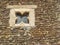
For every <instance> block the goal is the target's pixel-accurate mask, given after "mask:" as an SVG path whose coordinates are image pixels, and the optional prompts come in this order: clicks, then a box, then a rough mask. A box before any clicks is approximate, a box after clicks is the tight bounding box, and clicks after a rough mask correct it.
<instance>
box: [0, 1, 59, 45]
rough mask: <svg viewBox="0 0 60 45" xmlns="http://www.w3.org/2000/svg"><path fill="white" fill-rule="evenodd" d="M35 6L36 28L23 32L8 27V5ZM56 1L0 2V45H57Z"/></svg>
mask: <svg viewBox="0 0 60 45" xmlns="http://www.w3.org/2000/svg"><path fill="white" fill-rule="evenodd" d="M19 3H21V5H37V6H38V7H37V9H36V10H35V18H36V19H35V20H36V22H35V24H36V27H35V28H33V29H31V30H30V31H29V32H28V33H27V35H24V33H25V30H21V29H20V28H14V29H13V28H11V27H9V19H10V17H9V11H10V9H7V8H6V6H7V4H9V5H18V4H19ZM58 5H59V3H58V0H0V45H59V44H60V28H59V27H58V25H59V24H60V22H59V21H58V20H57V19H58V13H59V11H58V10H57V9H58Z"/></svg>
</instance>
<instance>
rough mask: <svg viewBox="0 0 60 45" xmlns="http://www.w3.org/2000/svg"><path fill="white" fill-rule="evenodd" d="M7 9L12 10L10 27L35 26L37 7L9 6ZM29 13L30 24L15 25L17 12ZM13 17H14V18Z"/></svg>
mask: <svg viewBox="0 0 60 45" xmlns="http://www.w3.org/2000/svg"><path fill="white" fill-rule="evenodd" d="M7 8H10V14H9V16H10V19H9V24H10V26H13V27H14V26H31V27H34V26H35V8H37V6H36V5H20V6H19V5H8V6H7ZM18 11H19V12H25V11H27V12H29V17H28V18H29V24H24V23H21V24H15V20H16V19H17V17H16V15H15V12H18ZM12 15H13V16H12Z"/></svg>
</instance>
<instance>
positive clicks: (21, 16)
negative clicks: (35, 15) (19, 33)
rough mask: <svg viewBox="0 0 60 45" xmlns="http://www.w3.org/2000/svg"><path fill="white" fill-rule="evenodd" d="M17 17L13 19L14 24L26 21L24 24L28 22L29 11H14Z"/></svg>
mask: <svg viewBox="0 0 60 45" xmlns="http://www.w3.org/2000/svg"><path fill="white" fill-rule="evenodd" d="M15 15H16V17H17V19H16V20H15V24H19V23H22V22H23V23H26V24H29V19H28V17H29V12H24V13H21V12H16V13H15Z"/></svg>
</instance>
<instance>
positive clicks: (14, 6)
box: [6, 5, 37, 8]
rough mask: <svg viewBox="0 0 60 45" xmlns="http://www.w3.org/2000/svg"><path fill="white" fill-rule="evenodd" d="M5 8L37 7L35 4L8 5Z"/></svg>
mask: <svg viewBox="0 0 60 45" xmlns="http://www.w3.org/2000/svg"><path fill="white" fill-rule="evenodd" d="M6 8H37V5H8V6H7V7H6Z"/></svg>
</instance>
